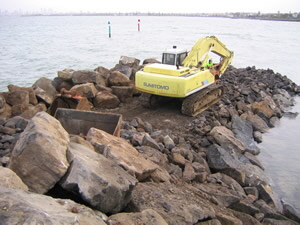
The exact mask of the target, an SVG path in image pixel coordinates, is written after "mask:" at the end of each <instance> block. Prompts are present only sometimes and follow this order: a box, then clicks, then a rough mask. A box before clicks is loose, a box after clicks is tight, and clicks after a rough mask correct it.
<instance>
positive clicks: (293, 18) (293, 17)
mask: <svg viewBox="0 0 300 225" xmlns="http://www.w3.org/2000/svg"><path fill="white" fill-rule="evenodd" d="M21 16H26V17H27V16H178V17H179V16H182V17H214V18H228V19H252V20H269V21H284V22H300V13H282V14H281V13H269V14H260V13H51V14H42V13H37V14H26V15H21Z"/></svg>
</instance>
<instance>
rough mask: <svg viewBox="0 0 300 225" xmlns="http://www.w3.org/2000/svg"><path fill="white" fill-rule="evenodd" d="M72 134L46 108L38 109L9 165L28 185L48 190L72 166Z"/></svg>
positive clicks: (43, 190)
mask: <svg viewBox="0 0 300 225" xmlns="http://www.w3.org/2000/svg"><path fill="white" fill-rule="evenodd" d="M68 142H69V134H68V133H67V132H66V131H65V129H64V128H63V127H62V126H61V124H60V122H59V121H58V120H56V119H55V118H53V117H52V116H50V115H49V114H48V113H46V112H39V113H37V114H36V115H35V116H34V117H33V118H32V119H31V120H30V121H29V123H28V125H27V126H26V128H25V130H24V132H23V133H22V134H21V136H20V138H19V140H18V141H17V143H16V145H15V147H14V149H13V151H12V156H11V161H10V164H9V168H10V169H12V170H13V171H14V172H15V173H16V174H17V175H18V176H19V177H20V178H21V179H22V180H23V182H24V183H25V184H26V185H27V186H28V187H29V190H30V191H33V192H37V193H45V192H47V191H48V190H50V189H51V188H52V187H53V186H54V185H55V184H56V183H57V182H58V181H59V180H60V179H61V177H62V176H63V175H64V174H65V172H66V171H67V169H68V167H69V163H68V161H67V158H66V151H67V147H68Z"/></svg>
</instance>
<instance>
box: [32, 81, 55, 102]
mask: <svg viewBox="0 0 300 225" xmlns="http://www.w3.org/2000/svg"><path fill="white" fill-rule="evenodd" d="M32 87H33V89H34V91H36V89H38V88H41V89H42V90H44V91H45V92H46V93H47V94H48V95H49V96H52V98H53V97H54V96H55V95H56V94H57V92H56V89H55V87H54V86H53V85H52V80H50V79H48V78H46V77H41V78H40V79H38V80H37V81H36V82H35V83H34V84H33V85H32ZM38 97H39V96H38Z"/></svg>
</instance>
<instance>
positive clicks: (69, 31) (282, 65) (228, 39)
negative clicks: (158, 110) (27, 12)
mask: <svg viewBox="0 0 300 225" xmlns="http://www.w3.org/2000/svg"><path fill="white" fill-rule="evenodd" d="M138 19H141V31H140V32H138V31H137V20H138ZM108 21H110V22H111V29H112V38H108ZM208 35H215V36H217V37H218V38H219V39H220V40H221V41H223V42H224V43H225V44H226V45H227V47H228V48H229V49H231V50H233V51H234V53H235V57H234V59H233V63H232V64H233V65H234V66H235V67H247V66H253V65H255V66H256V68H262V69H267V68H270V69H273V70H274V71H275V72H278V73H281V74H283V75H287V76H288V77H289V78H290V79H291V80H293V81H294V82H295V83H297V84H300V75H299V74H298V69H296V66H297V60H298V59H299V56H300V45H299V41H300V38H299V37H300V23H292V22H275V21H257V20H237V19H225V18H224V19H223V18H196V17H139V18H138V17H118V16H115V17H113V16H112V17H71V16H70V17H0V91H6V90H7V88H6V87H7V85H8V84H16V85H20V86H31V85H32V84H33V83H34V82H35V81H36V80H37V79H38V78H40V77H42V76H44V77H48V78H50V79H52V78H54V77H56V75H57V71H58V70H63V69H66V68H69V69H75V70H79V69H94V68H96V67H98V66H104V67H106V68H112V67H113V66H114V65H115V64H116V63H118V61H119V58H120V56H122V55H126V56H133V57H136V58H138V59H140V60H144V59H146V58H157V59H160V58H161V52H162V51H163V50H165V49H166V48H170V47H172V46H173V45H177V46H178V48H186V49H190V48H191V47H192V46H193V44H194V43H195V42H196V41H197V40H198V39H199V38H201V37H203V36H208ZM299 102H300V101H299ZM294 110H296V111H300V108H299V104H298V105H297V106H296V107H295V108H294ZM299 117H300V116H299ZM299 125H300V119H299V118H296V119H294V120H289V119H282V120H281V123H280V126H279V127H278V128H274V129H272V130H271V131H270V132H269V133H268V134H266V135H264V143H263V144H262V145H261V148H262V150H263V153H262V154H261V156H260V158H261V160H262V161H263V163H264V164H265V166H266V167H267V170H266V173H267V174H268V175H269V176H270V177H271V178H272V180H273V182H274V187H275V188H276V189H277V190H279V192H280V193H281V195H282V196H283V197H284V198H285V199H286V200H287V201H288V202H292V203H293V205H294V206H297V207H298V209H300V203H298V201H299V200H300V189H299V187H300V179H299V178H300V175H299V173H298V171H299V169H300V165H299V164H298V163H297V161H299V154H297V151H298V150H299V147H300V139H299V131H300V128H299Z"/></svg>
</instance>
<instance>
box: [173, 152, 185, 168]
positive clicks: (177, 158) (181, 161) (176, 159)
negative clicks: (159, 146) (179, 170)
mask: <svg viewBox="0 0 300 225" xmlns="http://www.w3.org/2000/svg"><path fill="white" fill-rule="evenodd" d="M172 161H173V163H174V164H176V165H179V166H181V167H183V166H184V165H185V158H184V157H183V156H182V155H181V154H180V153H179V152H172Z"/></svg>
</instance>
